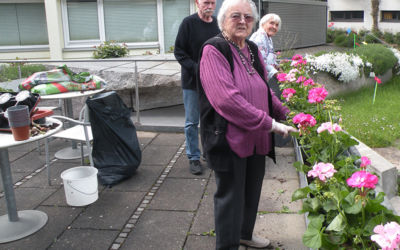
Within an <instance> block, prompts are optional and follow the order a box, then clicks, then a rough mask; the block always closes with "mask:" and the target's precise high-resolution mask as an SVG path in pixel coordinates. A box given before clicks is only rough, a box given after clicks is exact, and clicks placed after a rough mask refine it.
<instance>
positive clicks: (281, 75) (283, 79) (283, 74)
mask: <svg viewBox="0 0 400 250" xmlns="http://www.w3.org/2000/svg"><path fill="white" fill-rule="evenodd" d="M276 79H278V81H280V82H284V81H286V73H279V74H278V75H277V76H276Z"/></svg>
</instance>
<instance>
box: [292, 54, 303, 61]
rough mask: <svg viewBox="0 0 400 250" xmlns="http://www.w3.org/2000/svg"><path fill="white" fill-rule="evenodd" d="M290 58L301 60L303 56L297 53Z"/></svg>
mask: <svg viewBox="0 0 400 250" xmlns="http://www.w3.org/2000/svg"><path fill="white" fill-rule="evenodd" d="M292 60H293V61H299V60H303V56H302V55H299V54H296V55H294V56H293V57H292Z"/></svg>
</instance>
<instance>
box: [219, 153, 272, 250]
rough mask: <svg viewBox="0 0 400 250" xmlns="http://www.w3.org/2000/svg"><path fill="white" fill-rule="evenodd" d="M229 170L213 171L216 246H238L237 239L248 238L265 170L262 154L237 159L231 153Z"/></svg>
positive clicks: (232, 247)
mask: <svg viewBox="0 0 400 250" xmlns="http://www.w3.org/2000/svg"><path fill="white" fill-rule="evenodd" d="M231 157H233V158H234V159H233V165H232V167H231V168H230V171H227V172H221V171H216V172H215V180H216V183H217V191H216V193H215V195H214V215H215V232H216V235H217V237H216V238H217V241H216V249H218V250H225V249H226V250H228V249H229V250H233V249H238V248H239V241H240V239H245V240H251V238H252V235H253V229H254V224H255V221H256V216H257V209H258V202H259V200H260V194H261V188H262V183H263V178H264V173H265V156H261V155H253V156H250V157H247V158H240V157H238V156H237V155H236V154H235V153H233V152H232V156H231Z"/></svg>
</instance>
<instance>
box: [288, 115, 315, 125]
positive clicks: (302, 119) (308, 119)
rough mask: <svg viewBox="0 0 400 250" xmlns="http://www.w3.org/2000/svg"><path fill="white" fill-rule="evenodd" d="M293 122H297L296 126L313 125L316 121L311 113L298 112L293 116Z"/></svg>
mask: <svg viewBox="0 0 400 250" xmlns="http://www.w3.org/2000/svg"><path fill="white" fill-rule="evenodd" d="M293 123H294V124H298V125H297V127H298V128H306V127H314V126H315V124H316V123H317V121H316V120H315V118H314V117H313V116H312V115H309V114H304V113H300V114H297V115H295V116H294V117H293Z"/></svg>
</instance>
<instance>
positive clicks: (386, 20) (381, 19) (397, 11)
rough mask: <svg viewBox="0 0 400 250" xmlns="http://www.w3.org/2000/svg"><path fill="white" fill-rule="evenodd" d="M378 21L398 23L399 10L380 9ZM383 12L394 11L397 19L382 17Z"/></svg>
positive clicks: (399, 19)
mask: <svg viewBox="0 0 400 250" xmlns="http://www.w3.org/2000/svg"><path fill="white" fill-rule="evenodd" d="M380 12H381V18H380V21H381V22H383V23H400V10H381V11H380ZM385 13H396V14H397V19H384V14H385Z"/></svg>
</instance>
